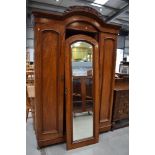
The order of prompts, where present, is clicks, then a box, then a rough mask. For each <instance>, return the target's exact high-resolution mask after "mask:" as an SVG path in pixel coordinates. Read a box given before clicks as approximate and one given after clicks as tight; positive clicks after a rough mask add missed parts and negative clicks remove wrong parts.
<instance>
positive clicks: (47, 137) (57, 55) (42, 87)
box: [35, 24, 64, 147]
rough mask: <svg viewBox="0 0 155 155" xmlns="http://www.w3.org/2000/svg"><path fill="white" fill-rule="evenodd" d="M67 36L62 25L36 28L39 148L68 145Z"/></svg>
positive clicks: (37, 26)
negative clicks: (65, 64)
mask: <svg viewBox="0 0 155 155" xmlns="http://www.w3.org/2000/svg"><path fill="white" fill-rule="evenodd" d="M58 28H59V29H58ZM63 34H64V33H63V29H62V28H61V27H60V25H59V26H57V25H54V24H53V25H52V26H47V25H36V26H35V95H36V100H35V103H36V104H35V105H36V107H35V109H36V113H35V115H36V124H35V130H36V135H37V141H38V146H39V147H42V146H46V145H50V144H54V143H58V142H62V141H64V130H63V126H64V124H63V122H64V118H63V109H64V105H63V104H64V55H63V53H64V52H62V49H63V40H64V39H63Z"/></svg>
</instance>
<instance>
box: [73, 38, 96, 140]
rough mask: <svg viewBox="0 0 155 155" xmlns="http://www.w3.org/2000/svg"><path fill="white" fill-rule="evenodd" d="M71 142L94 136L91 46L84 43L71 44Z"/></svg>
mask: <svg viewBox="0 0 155 155" xmlns="http://www.w3.org/2000/svg"><path fill="white" fill-rule="evenodd" d="M71 67H72V69H71V70H72V125H73V127H72V129H73V135H72V141H73V143H74V142H76V141H82V140H84V139H88V138H91V137H93V136H94V134H93V133H94V131H93V129H94V128H93V122H94V118H93V117H94V115H93V113H94V112H93V109H94V108H93V106H94V99H93V46H92V45H91V44H90V43H87V42H85V41H77V42H74V43H72V44H71Z"/></svg>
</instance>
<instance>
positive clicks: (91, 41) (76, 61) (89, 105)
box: [33, 6, 120, 149]
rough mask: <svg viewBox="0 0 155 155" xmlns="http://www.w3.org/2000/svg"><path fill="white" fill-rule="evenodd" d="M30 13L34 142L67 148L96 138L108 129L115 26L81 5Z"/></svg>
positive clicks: (88, 142) (113, 66) (115, 42)
mask: <svg viewBox="0 0 155 155" xmlns="http://www.w3.org/2000/svg"><path fill="white" fill-rule="evenodd" d="M33 15H34V24H35V25H34V32H35V119H34V124H35V127H34V128H35V133H36V137H37V142H38V147H44V146H47V145H51V144H56V143H60V142H66V143H67V149H73V148H77V147H81V146H85V145H89V144H93V143H97V142H98V140H99V133H100V132H104V131H109V130H110V129H111V117H112V102H113V87H114V73H115V59H116V45H117V35H118V32H119V29H120V27H118V26H115V25H111V24H107V23H105V22H104V21H103V17H102V15H101V14H100V13H99V12H97V11H96V10H95V9H93V8H90V7H84V6H73V7H70V8H69V9H68V10H66V11H65V12H64V13H48V12H37V11H34V12H33ZM85 121H86V122H85ZM80 123H81V124H80Z"/></svg>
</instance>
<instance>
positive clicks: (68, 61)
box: [65, 35, 99, 150]
mask: <svg viewBox="0 0 155 155" xmlns="http://www.w3.org/2000/svg"><path fill="white" fill-rule="evenodd" d="M78 41H83V42H87V43H89V44H91V45H92V46H93V96H94V102H93V113H94V114H93V116H94V117H93V137H90V138H84V139H81V140H76V141H73V119H72V109H73V108H72V106H73V105H72V53H71V52H72V48H71V45H72V44H73V43H75V42H78ZM65 88H66V136H67V137H66V141H67V149H68V150H69V149H74V148H78V147H82V146H86V145H90V144H94V143H97V142H98V139H99V123H98V122H99V47H98V42H97V41H96V40H95V39H93V38H91V37H89V36H86V35H74V36H72V37H70V38H68V39H67V40H66V43H65ZM86 132H87V131H86Z"/></svg>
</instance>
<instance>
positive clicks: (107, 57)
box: [100, 34, 116, 130]
mask: <svg viewBox="0 0 155 155" xmlns="http://www.w3.org/2000/svg"><path fill="white" fill-rule="evenodd" d="M101 39H102V41H103V42H102V44H101V46H102V47H101V51H100V83H101V87H100V90H101V94H100V101H101V103H100V130H102V129H103V130H104V128H106V127H108V128H110V126H111V114H112V96H113V84H114V68H115V48H116V47H115V44H116V39H115V36H114V35H110V34H102V35H101Z"/></svg>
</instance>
